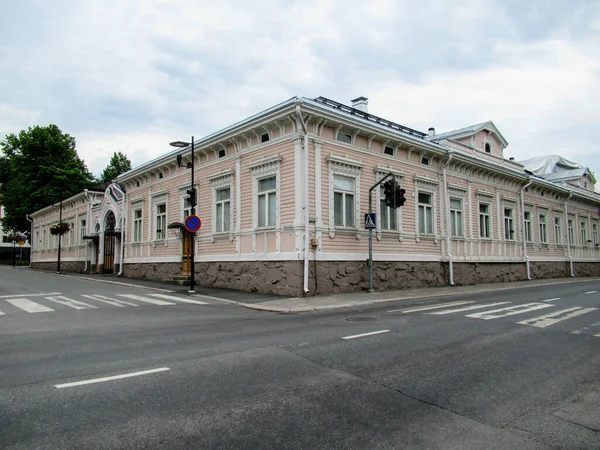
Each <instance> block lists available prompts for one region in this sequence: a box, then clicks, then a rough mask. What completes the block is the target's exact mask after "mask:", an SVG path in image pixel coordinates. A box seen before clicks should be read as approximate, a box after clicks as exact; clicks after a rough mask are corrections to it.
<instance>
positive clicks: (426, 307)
mask: <svg viewBox="0 0 600 450" xmlns="http://www.w3.org/2000/svg"><path fill="white" fill-rule="evenodd" d="M469 303H475V302H474V301H469V302H449V303H439V304H437V305H429V306H417V307H415V308H407V309H404V308H403V309H392V310H390V311H388V312H389V313H392V312H398V311H402V312H403V313H404V314H406V313H411V312H419V311H429V310H430V309H442V308H446V307H448V306H458V305H467V304H469Z"/></svg>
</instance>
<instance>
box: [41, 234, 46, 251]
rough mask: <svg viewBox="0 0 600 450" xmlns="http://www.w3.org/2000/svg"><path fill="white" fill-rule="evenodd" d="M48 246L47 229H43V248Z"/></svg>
mask: <svg viewBox="0 0 600 450" xmlns="http://www.w3.org/2000/svg"><path fill="white" fill-rule="evenodd" d="M45 248H46V230H42V249H45Z"/></svg>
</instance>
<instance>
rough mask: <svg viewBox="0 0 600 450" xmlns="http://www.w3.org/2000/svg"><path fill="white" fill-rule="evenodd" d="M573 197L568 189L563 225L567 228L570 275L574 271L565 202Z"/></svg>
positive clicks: (573, 273) (567, 211) (567, 212)
mask: <svg viewBox="0 0 600 450" xmlns="http://www.w3.org/2000/svg"><path fill="white" fill-rule="evenodd" d="M571 197H573V192H571V191H569V196H568V197H567V199H566V200H565V227H566V229H567V255H568V257H569V268H570V270H571V276H572V277H574V276H575V272H574V271H573V255H571V235H570V234H569V209H568V208H569V207H568V206H567V203H569V200H570V199H571Z"/></svg>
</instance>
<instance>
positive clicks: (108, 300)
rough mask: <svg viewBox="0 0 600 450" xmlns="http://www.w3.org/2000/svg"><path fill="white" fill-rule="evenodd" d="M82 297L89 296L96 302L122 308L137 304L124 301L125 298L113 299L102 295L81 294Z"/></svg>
mask: <svg viewBox="0 0 600 450" xmlns="http://www.w3.org/2000/svg"><path fill="white" fill-rule="evenodd" d="M82 297H85V298H89V299H92V300H96V301H97V302H102V303H107V304H109V305H113V306H118V307H119V308H124V307H127V306H138V305H136V304H135V303H131V302H126V301H125V300H115V299H114V298H110V297H105V296H104V295H96V294H93V295H82Z"/></svg>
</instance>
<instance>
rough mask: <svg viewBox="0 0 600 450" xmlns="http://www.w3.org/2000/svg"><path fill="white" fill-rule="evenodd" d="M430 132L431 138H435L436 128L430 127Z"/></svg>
mask: <svg viewBox="0 0 600 450" xmlns="http://www.w3.org/2000/svg"><path fill="white" fill-rule="evenodd" d="M428 131H429V137H431V136H435V128H433V127H429V130H428Z"/></svg>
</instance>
